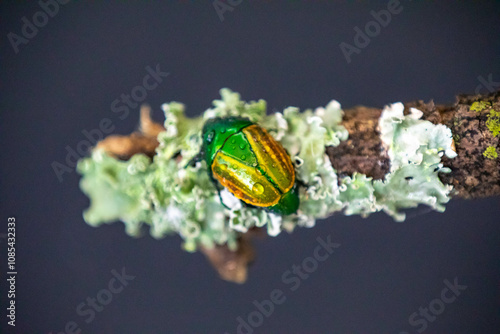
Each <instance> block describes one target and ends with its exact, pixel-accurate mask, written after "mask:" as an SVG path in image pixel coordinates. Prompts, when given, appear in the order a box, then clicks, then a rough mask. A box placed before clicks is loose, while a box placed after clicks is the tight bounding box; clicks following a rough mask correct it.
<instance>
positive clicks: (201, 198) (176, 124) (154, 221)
mask: <svg viewBox="0 0 500 334" xmlns="http://www.w3.org/2000/svg"><path fill="white" fill-rule="evenodd" d="M221 96H222V99H221V100H215V101H214V102H213V107H212V108H210V109H208V110H206V111H205V112H204V113H203V115H201V116H200V117H198V118H187V117H185V116H184V105H182V104H180V103H177V102H171V103H169V104H165V105H163V107H162V108H163V110H164V112H165V117H166V120H165V129H166V130H165V131H164V132H162V133H160V134H159V135H158V141H159V143H160V144H159V146H158V148H157V149H156V155H155V156H154V158H153V160H152V161H150V160H149V159H148V158H147V157H146V156H144V155H135V156H133V157H132V158H131V159H130V160H129V161H120V160H117V159H115V158H112V157H110V156H107V155H106V154H105V153H104V152H103V151H100V150H94V151H93V152H92V155H91V156H90V157H88V158H85V159H82V160H81V161H80V162H79V165H78V171H79V172H80V173H81V174H82V175H83V177H82V180H81V189H82V191H83V192H85V193H86V194H87V195H88V196H89V197H90V201H91V204H90V207H89V208H88V209H87V210H86V211H85V212H84V218H85V220H86V221H87V223H89V224H90V225H92V226H98V225H99V224H102V223H107V222H111V221H115V220H121V221H123V222H124V224H125V226H126V232H127V233H128V234H130V235H133V236H138V235H140V233H141V231H142V230H143V229H142V228H141V226H142V225H147V226H149V233H150V234H151V235H152V236H153V237H155V238H162V237H164V236H166V235H169V234H178V235H180V236H181V237H182V239H183V240H184V243H183V248H184V249H186V250H188V251H195V250H196V249H197V247H198V246H199V245H204V246H207V247H211V246H213V245H214V244H227V245H228V246H229V247H230V248H231V249H235V248H236V247H237V238H238V236H239V235H240V233H244V232H246V231H248V229H249V228H252V227H263V228H266V229H267V232H268V234H269V235H272V236H274V235H277V234H279V233H280V232H281V231H282V230H286V231H292V230H293V229H294V228H295V227H296V226H306V227H312V226H314V225H315V221H316V219H318V218H325V217H327V216H329V215H331V214H333V213H334V212H339V211H343V212H344V214H346V215H352V214H360V215H363V216H368V215H369V214H371V213H374V212H377V211H382V210H383V211H385V212H386V213H388V214H389V215H391V216H392V217H394V218H395V219H396V220H398V221H401V220H404V217H405V215H404V213H402V212H401V209H404V208H409V207H415V206H417V205H419V204H426V205H429V206H431V207H433V208H434V209H436V210H439V211H442V210H444V204H445V203H446V202H447V201H448V200H449V197H448V195H449V192H450V190H451V186H447V185H443V184H442V183H441V181H440V180H439V178H438V173H439V172H448V171H449V170H447V169H446V168H443V165H442V164H441V157H442V156H443V154H446V155H447V156H448V157H450V158H452V157H454V156H455V155H456V154H455V152H454V151H453V150H452V149H451V147H452V138H451V131H450V129H448V128H447V127H445V126H444V125H433V124H432V123H431V122H428V121H425V120H421V119H420V116H421V112H419V111H418V110H416V109H412V111H411V114H410V115H406V116H405V115H403V105H402V104H401V103H397V104H393V105H391V106H388V107H386V108H385V109H384V111H383V113H382V116H381V118H380V132H381V136H382V142H383V143H384V145H386V146H387V148H388V153H389V157H390V159H391V171H390V173H389V174H387V175H386V177H385V179H384V180H383V181H382V180H376V181H374V180H372V179H371V178H369V177H367V176H366V175H363V174H354V175H352V176H351V177H345V178H342V179H340V180H339V179H338V176H337V173H336V171H335V169H334V168H333V167H332V165H331V163H330V161H329V159H328V157H327V156H326V154H325V147H327V146H337V145H339V143H340V142H341V141H343V140H346V139H347V137H348V133H347V130H346V129H345V128H344V127H343V126H342V125H341V121H342V115H343V111H342V109H341V107H340V104H339V103H338V102H337V101H331V102H330V103H328V104H327V106H326V107H324V108H323V107H320V108H317V109H315V110H311V109H308V110H305V111H303V112H300V110H299V109H298V108H296V107H288V108H286V109H284V110H283V112H276V113H273V114H270V115H267V112H266V111H267V110H266V102H265V101H263V100H260V101H253V102H245V101H242V100H241V99H240V95H239V94H238V93H235V92H232V91H230V90H229V89H222V90H221ZM224 116H243V117H248V118H249V119H250V120H252V121H253V122H257V123H258V124H260V125H261V126H262V127H264V128H266V129H267V130H268V131H269V133H270V134H271V135H272V136H274V138H275V139H276V140H278V141H279V142H281V144H282V145H283V146H284V148H285V149H286V150H287V152H288V153H289V154H290V156H291V157H292V161H293V162H294V164H295V169H296V178H297V180H298V183H299V184H300V187H299V197H300V207H299V210H298V212H297V214H293V215H288V216H277V215H274V214H272V213H269V212H267V211H265V210H262V209H259V208H254V207H249V206H247V205H245V204H244V203H242V202H241V201H240V200H238V199H236V198H235V197H234V196H233V195H232V194H231V193H230V192H229V191H227V190H225V191H222V193H221V197H223V202H224V204H225V205H226V206H227V207H225V206H224V205H222V204H221V202H220V199H219V196H218V193H217V189H216V188H215V186H214V185H213V184H212V182H211V180H210V179H209V177H208V173H207V168H208V166H206V165H205V163H204V162H199V163H197V164H196V165H195V166H190V164H189V163H188V162H189V161H190V160H191V159H192V158H193V157H194V156H196V154H197V153H198V152H199V151H200V149H201V144H202V142H201V128H202V126H203V124H204V122H205V121H206V120H207V119H210V118H213V117H224Z"/></svg>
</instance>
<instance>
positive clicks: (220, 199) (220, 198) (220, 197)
mask: <svg viewBox="0 0 500 334" xmlns="http://www.w3.org/2000/svg"><path fill="white" fill-rule="evenodd" d="M217 193H218V194H219V201H220V203H221V204H222V205H223V206H224V207H225V208H226V209H228V210H231V208H230V207H228V206H227V205H226V204H224V201H223V200H222V196H221V195H220V189H219V187H217Z"/></svg>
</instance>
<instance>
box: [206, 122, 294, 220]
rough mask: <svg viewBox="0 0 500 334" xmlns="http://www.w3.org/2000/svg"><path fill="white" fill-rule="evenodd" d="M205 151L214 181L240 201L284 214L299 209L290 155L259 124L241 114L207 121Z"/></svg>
mask: <svg viewBox="0 0 500 334" xmlns="http://www.w3.org/2000/svg"><path fill="white" fill-rule="evenodd" d="M202 154H203V156H204V158H205V161H206V163H207V166H208V168H209V173H210V176H211V177H212V179H213V180H214V182H215V181H218V182H219V183H220V184H221V185H222V186H224V187H226V188H227V189H228V190H229V191H230V192H231V193H233V194H234V195H235V196H236V197H237V198H239V199H240V200H242V201H244V202H245V203H247V204H249V205H252V206H256V207H262V208H265V209H267V210H269V211H271V212H274V213H277V214H281V215H288V214H292V213H295V212H296V211H297V208H298V206H299V197H298V191H297V187H296V186H295V170H294V166H293V164H292V161H291V159H290V156H288V154H287V153H286V151H285V149H284V148H283V146H281V144H280V143H278V142H277V141H276V140H275V139H274V138H273V137H272V136H271V135H269V133H267V131H266V130H265V129H263V128H262V127H260V126H259V125H257V124H254V123H252V122H251V121H250V120H248V119H246V118H241V117H226V118H214V119H211V120H209V121H207V122H206V123H205V125H204V127H203V147H202Z"/></svg>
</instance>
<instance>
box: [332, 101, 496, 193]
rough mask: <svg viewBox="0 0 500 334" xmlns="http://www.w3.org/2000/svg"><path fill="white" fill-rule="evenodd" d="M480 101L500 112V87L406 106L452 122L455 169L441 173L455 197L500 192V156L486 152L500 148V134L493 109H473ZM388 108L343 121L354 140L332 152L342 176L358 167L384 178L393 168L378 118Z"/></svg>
mask: <svg viewBox="0 0 500 334" xmlns="http://www.w3.org/2000/svg"><path fill="white" fill-rule="evenodd" d="M476 101H483V102H489V103H491V107H492V108H493V109H494V110H496V111H500V92H496V93H492V94H489V95H486V96H485V95H470V96H467V95H461V96H458V97H457V101H456V103H454V104H453V105H435V104H434V102H432V101H431V102H429V103H424V102H422V101H416V102H411V103H407V104H405V109H406V110H409V108H411V107H413V108H417V109H419V110H421V111H422V112H423V113H424V115H423V116H422V118H423V119H426V120H428V121H430V122H432V123H434V124H444V125H446V126H448V127H449V128H450V129H451V131H452V134H453V138H454V141H455V150H456V152H457V157H455V158H454V159H448V158H446V157H445V158H444V159H443V162H444V165H445V166H446V167H449V168H450V169H451V170H452V171H451V173H449V174H444V173H442V174H440V178H441V180H442V181H443V183H446V184H451V185H453V187H454V190H453V196H456V197H462V198H479V197H488V196H497V195H500V158H497V159H488V158H486V157H485V156H484V155H483V152H484V151H485V150H486V148H487V147H488V146H493V147H496V148H497V151H498V149H499V142H500V138H499V137H498V136H496V137H493V135H492V133H491V132H490V131H489V129H488V127H487V126H486V120H487V114H488V112H489V110H490V109H485V110H484V111H482V112H476V111H471V110H470V106H471V105H472V103H474V102H476ZM381 112H382V109H378V108H367V107H363V106H358V107H354V108H352V109H347V110H345V116H344V119H343V123H342V124H343V125H344V126H345V127H346V129H347V131H348V132H349V138H348V140H346V141H344V142H341V144H340V145H339V146H337V147H327V149H326V151H327V154H328V156H329V158H330V161H331V162H332V165H333V167H334V168H335V169H336V170H337V172H338V174H339V175H340V177H342V176H346V175H352V174H353V173H354V172H358V173H362V174H366V175H368V176H371V177H373V178H374V179H383V178H384V175H385V174H387V173H388V172H389V169H390V164H389V158H388V156H387V150H386V149H385V148H384V147H383V146H382V143H381V140H380V137H379V132H378V129H377V127H378V119H379V117H380V114H381Z"/></svg>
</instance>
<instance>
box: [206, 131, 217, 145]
mask: <svg viewBox="0 0 500 334" xmlns="http://www.w3.org/2000/svg"><path fill="white" fill-rule="evenodd" d="M214 136H215V131H214V130H212V131H210V133H209V134H208V135H207V142H208V143H211V142H212V140H214Z"/></svg>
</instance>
